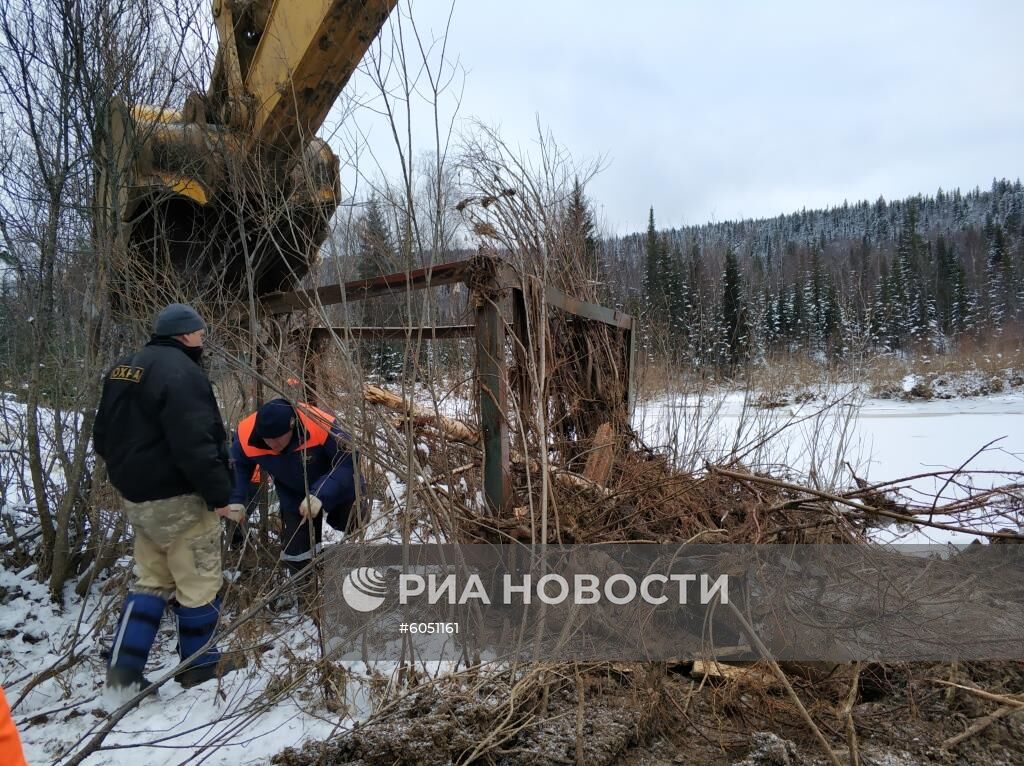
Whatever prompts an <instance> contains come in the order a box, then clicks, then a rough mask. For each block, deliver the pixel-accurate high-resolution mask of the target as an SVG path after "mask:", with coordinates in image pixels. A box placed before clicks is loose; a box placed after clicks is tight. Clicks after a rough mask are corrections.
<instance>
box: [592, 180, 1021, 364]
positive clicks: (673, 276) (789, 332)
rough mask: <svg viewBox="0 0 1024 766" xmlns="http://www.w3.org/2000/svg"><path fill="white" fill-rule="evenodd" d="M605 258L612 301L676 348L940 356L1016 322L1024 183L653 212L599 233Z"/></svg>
mask: <svg viewBox="0 0 1024 766" xmlns="http://www.w3.org/2000/svg"><path fill="white" fill-rule="evenodd" d="M600 260H601V271H602V278H603V282H604V284H605V286H606V290H607V299H608V300H609V302H612V303H615V304H617V305H620V306H622V307H624V308H625V309H626V310H628V311H631V312H634V313H636V314H638V315H640V316H642V317H644V318H645V319H646V320H647V322H646V326H647V327H648V328H649V329H650V331H651V332H650V334H649V336H648V339H647V340H648V343H649V344H650V345H658V346H663V347H664V348H667V349H669V350H670V353H671V355H673V356H677V357H682V358H689V359H694V360H702V361H709V362H730V363H735V362H738V361H740V360H741V359H743V358H747V357H749V356H751V355H759V354H763V353H766V352H769V351H775V350H790V351H808V352H811V353H817V354H827V355H836V356H839V355H843V354H845V353H848V352H851V351H855V350H856V351H862V350H865V349H868V350H877V351H894V350H910V349H919V350H932V351H934V350H941V349H945V348H949V347H950V346H951V344H952V343H953V342H954V341H955V340H956V339H957V338H958V337H959V336H963V335H965V334H974V335H977V334H986V335H989V336H991V335H992V334H1000V333H1004V332H1007V331H1008V330H1009V328H1010V327H1011V326H1014V325H1016V323H1018V322H1020V320H1021V319H1022V318H1024V188H1022V186H1021V183H1020V181H1017V182H1014V183H1011V182H1009V181H1005V180H1004V181H993V183H992V186H991V188H990V189H989V190H988V191H984V192H983V191H981V190H980V189H975V190H973V191H970V192H967V193H961V192H960V191H959V190H957V191H953V192H944V191H942V190H941V189H940V190H939V191H938V192H937V193H936V194H935V195H934V196H917V197H911V198H909V199H905V200H901V201H895V202H886V201H885V200H884V199H879V200H878V201H877V202H874V203H871V202H860V203H856V204H852V205H851V204H843V205H842V206H841V207H834V208H831V209H829V210H811V211H808V210H804V211H801V212H799V213H794V214H791V215H781V216H778V217H776V218H768V219H760V220H745V221H727V222H723V223H713V224H704V225H701V226H690V227H685V228H681V229H669V230H659V229H658V228H657V227H656V220H655V211H653V210H652V211H651V217H650V220H649V222H648V229H647V231H646V232H645V233H638V234H631V235H627V236H624V237H617V238H611V239H607V240H605V241H604V242H603V243H602V246H601V252H600ZM659 331H660V332H659ZM654 338H668V340H669V342H668V343H667V344H661V343H659V344H654ZM652 350H653V351H655V352H658V351H659V348H652Z"/></svg>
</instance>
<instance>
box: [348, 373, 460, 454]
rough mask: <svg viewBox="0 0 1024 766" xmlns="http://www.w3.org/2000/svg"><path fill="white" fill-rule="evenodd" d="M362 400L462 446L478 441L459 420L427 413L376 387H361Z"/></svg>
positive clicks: (396, 395)
mask: <svg viewBox="0 0 1024 766" xmlns="http://www.w3.org/2000/svg"><path fill="white" fill-rule="evenodd" d="M363 399H364V400H365V401H367V402H369V403H370V404H379V405H381V406H382V407H386V408H387V409H389V410H392V411H394V412H398V413H401V414H402V415H404V416H405V417H407V418H413V419H414V420H415V421H416V422H419V423H429V424H430V425H432V426H433V427H434V428H436V429H437V430H439V431H441V432H442V433H443V434H445V435H446V436H448V437H449V438H451V439H454V440H455V441H459V442H462V443H463V444H470V445H473V444H477V443H478V442H479V441H480V434H479V433H477V431H475V430H474V429H472V428H470V427H469V426H468V425H466V424H465V423H463V422H462V421H461V420H455V419H454V418H446V417H444V416H443V415H436V414H434V413H432V412H428V411H427V410H425V409H424V408H422V407H419V406H417V405H415V404H413V403H412V402H408V401H406V400H405V399H403V398H402V397H401V396H399V395H398V394H393V393H391V392H390V391H385V390H384V389H383V388H380V387H378V386H372V385H369V384H367V385H365V386H363Z"/></svg>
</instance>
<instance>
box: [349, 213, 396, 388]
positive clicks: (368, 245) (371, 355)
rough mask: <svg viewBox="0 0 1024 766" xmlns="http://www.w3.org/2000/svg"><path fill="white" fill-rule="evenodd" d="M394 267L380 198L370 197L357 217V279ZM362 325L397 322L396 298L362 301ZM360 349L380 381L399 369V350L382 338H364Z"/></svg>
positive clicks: (390, 240)
mask: <svg viewBox="0 0 1024 766" xmlns="http://www.w3.org/2000/svg"><path fill="white" fill-rule="evenodd" d="M395 269H396V256H395V250H394V246H393V244H392V239H391V234H390V232H389V231H388V226H387V223H386V222H385V220H384V214H383V211H382V210H381V205H380V201H379V200H378V199H377V198H376V197H371V198H370V201H369V203H368V205H367V209H366V212H365V213H364V214H363V216H362V217H361V218H360V220H359V264H358V273H359V276H360V278H362V279H369V278H372V277H376V276H379V275H381V274H389V273H391V272H392V271H395ZM362 311H363V324H364V325H367V326H389V325H398V324H401V316H402V313H401V304H400V299H395V298H388V297H380V298H371V299H369V300H365V301H362ZM360 345H361V350H362V353H363V354H364V355H366V357H367V359H366V364H367V366H368V367H369V369H370V370H372V371H373V372H374V373H375V374H377V375H379V376H380V377H381V378H383V379H384V380H391V379H393V378H394V377H395V376H396V375H398V374H399V373H400V372H401V370H402V350H401V347H400V346H399V345H397V344H395V343H389V342H388V341H386V340H372V341H364V342H363V343H362V344H360Z"/></svg>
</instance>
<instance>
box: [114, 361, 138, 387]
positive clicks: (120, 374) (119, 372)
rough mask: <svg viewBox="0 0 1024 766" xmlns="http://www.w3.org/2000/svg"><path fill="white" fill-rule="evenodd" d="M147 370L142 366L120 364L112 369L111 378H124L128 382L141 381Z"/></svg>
mask: <svg viewBox="0 0 1024 766" xmlns="http://www.w3.org/2000/svg"><path fill="white" fill-rule="evenodd" d="M144 372H145V370H143V369H142V368H141V367H132V366H130V365H127V364H119V365H117V367H115V368H114V369H112V370H111V371H110V379H111V380H123V381H126V382H128V383H141V382H142V374H143V373H144Z"/></svg>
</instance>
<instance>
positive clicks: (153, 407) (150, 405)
mask: <svg viewBox="0 0 1024 766" xmlns="http://www.w3.org/2000/svg"><path fill="white" fill-rule="evenodd" d="M200 353H201V351H200V350H199V349H190V348H188V347H187V346H185V345H183V344H182V343H179V342H178V341H177V340H175V339H173V338H164V337H154V338H153V339H152V340H151V341H150V342H149V343H147V344H146V346H145V347H144V348H143V349H142V350H141V351H138V352H137V353H135V354H132V355H131V356H127V357H125V358H124V359H121V360H119V361H118V363H117V364H116V365H114V367H113V369H111V370H110V371H109V372H108V373H107V376H106V378H105V379H104V381H103V396H102V398H101V399H100V407H99V410H98V411H97V413H96V423H95V425H94V427H93V443H94V444H95V446H96V453H97V454H98V455H99V456H100V457H102V458H103V459H104V460H105V461H106V463H107V471H108V472H109V474H110V481H111V482H112V483H113V485H114V486H115V487H116V488H117V490H118V491H119V492H120V493H121V494H122V495H123V496H124V498H125V499H126V500H130V501H132V502H134V503H141V502H145V501H147V500H162V499H164V498H168V497H177V496H178V495H188V494H199V495H202V497H203V499H204V500H206V502H207V503H208V504H209V505H210V506H211V507H219V506H223V505H227V504H228V498H229V497H230V495H231V484H232V478H231V471H230V469H229V467H228V454H227V434H226V432H225V430H224V422H223V421H222V420H221V417H220V411H219V410H218V409H217V401H216V399H215V398H214V396H213V387H212V386H211V385H210V381H209V379H208V378H207V377H206V373H205V372H204V371H203V368H202V367H201V366H200V365H199V355H200Z"/></svg>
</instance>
